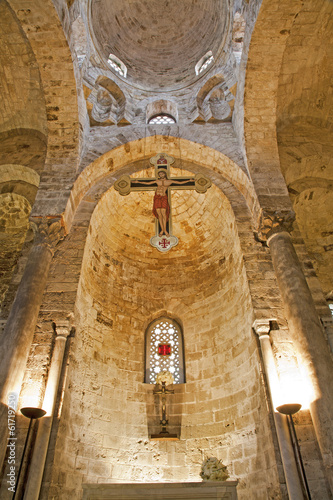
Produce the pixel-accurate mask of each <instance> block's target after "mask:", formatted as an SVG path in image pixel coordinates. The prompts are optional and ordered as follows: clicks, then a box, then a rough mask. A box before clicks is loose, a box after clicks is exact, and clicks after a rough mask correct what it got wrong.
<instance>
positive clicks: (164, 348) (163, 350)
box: [158, 344, 171, 356]
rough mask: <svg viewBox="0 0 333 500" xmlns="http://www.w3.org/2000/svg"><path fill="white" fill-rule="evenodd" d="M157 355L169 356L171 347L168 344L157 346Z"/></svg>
mask: <svg viewBox="0 0 333 500" xmlns="http://www.w3.org/2000/svg"><path fill="white" fill-rule="evenodd" d="M158 354H159V355H160V356H168V355H169V354H171V345H170V344H159V346H158Z"/></svg>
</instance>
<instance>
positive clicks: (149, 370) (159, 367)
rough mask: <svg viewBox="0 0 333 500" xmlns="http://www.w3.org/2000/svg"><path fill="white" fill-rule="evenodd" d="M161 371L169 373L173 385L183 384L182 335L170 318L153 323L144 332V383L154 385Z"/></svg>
mask: <svg viewBox="0 0 333 500" xmlns="http://www.w3.org/2000/svg"><path fill="white" fill-rule="evenodd" d="M162 371H168V372H170V373H171V374H172V375H173V378H174V383H175V384H182V383H184V382H185V374H184V357H183V334H182V331H181V328H180V326H179V325H178V323H177V322H176V321H174V320H173V319H170V318H160V319H158V320H155V321H153V323H151V324H150V326H149V327H148V329H147V331H146V373H145V382H146V383H147V384H155V381H156V376H157V374H158V373H160V372H162Z"/></svg>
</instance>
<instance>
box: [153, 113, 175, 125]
mask: <svg viewBox="0 0 333 500" xmlns="http://www.w3.org/2000/svg"><path fill="white" fill-rule="evenodd" d="M148 123H149V125H169V124H170V123H176V120H175V119H174V117H173V116H171V115H167V114H166V113H160V114H159V115H155V116H152V117H151V118H150V120H149V122H148Z"/></svg>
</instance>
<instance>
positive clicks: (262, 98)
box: [244, 0, 302, 209]
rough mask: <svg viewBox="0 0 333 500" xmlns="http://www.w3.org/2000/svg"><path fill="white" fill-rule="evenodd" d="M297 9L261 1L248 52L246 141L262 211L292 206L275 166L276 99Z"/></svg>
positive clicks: (291, 2) (290, 2)
mask: <svg viewBox="0 0 333 500" xmlns="http://www.w3.org/2000/svg"><path fill="white" fill-rule="evenodd" d="M301 7H302V1H301V0H282V1H281V2H273V1H272V0H263V2H262V4H261V7H260V11H259V14H258V18H257V21H256V24H255V27H254V30H253V33H252V37H251V42H250V47H249V53H248V61H247V75H246V81H245V89H244V139H245V148H246V154H247V159H248V168H249V171H250V174H251V178H252V181H253V184H254V186H255V189H256V193H257V195H258V199H259V202H260V204H261V206H262V208H270V209H277V208H281V205H287V206H288V205H290V201H289V197H288V192H287V188H286V185H285V182H284V178H283V176H282V174H281V170H280V162H279V151H278V143H277V131H276V114H277V94H278V86H279V75H280V69H281V64H282V60H283V55H284V51H285V47H286V43H287V40H288V36H289V34H290V30H291V28H292V24H293V20H294V18H295V17H296V16H297V15H298V13H299V11H300V10H301ZM268 186H270V187H269V190H268Z"/></svg>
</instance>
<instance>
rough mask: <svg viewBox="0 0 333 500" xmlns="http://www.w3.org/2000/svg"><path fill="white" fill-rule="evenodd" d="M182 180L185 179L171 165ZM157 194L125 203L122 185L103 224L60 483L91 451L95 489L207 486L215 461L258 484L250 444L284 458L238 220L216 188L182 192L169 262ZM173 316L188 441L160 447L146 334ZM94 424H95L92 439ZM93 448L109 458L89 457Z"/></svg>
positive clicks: (178, 406)
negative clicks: (266, 386)
mask: <svg viewBox="0 0 333 500" xmlns="http://www.w3.org/2000/svg"><path fill="white" fill-rule="evenodd" d="M187 165H190V164H189V163H187ZM193 168H194V165H193ZM194 170H195V168H194ZM126 171H127V173H128V174H129V175H131V177H133V178H135V177H138V178H141V177H147V176H148V174H149V169H146V170H141V171H140V170H136V169H135V167H134V166H133V164H132V165H128V166H127V167H126ZM171 174H172V175H173V176H176V175H179V169H177V168H173V167H171ZM182 174H183V175H193V172H191V171H188V170H187V171H182ZM153 195H154V193H153V192H152V191H146V192H139V191H136V192H132V193H130V194H129V195H128V196H120V195H119V193H118V192H117V191H115V190H114V188H113V187H111V188H110V189H108V190H107V191H105V193H104V195H102V196H101V198H100V201H99V202H98V204H97V205H96V208H95V210H94V212H93V214H92V216H91V219H90V224H89V230H88V235H87V240H86V244H85V250H84V256H83V262H82V268H81V276H80V282H79V288H78V293H77V301H76V325H77V333H76V339H75V342H74V345H73V351H72V362H71V367H70V369H69V373H68V383H69V384H70V387H71V390H70V391H68V392H67V393H66V395H65V400H64V406H63V411H64V412H65V414H66V419H65V420H63V428H62V432H61V435H60V434H59V435H58V440H57V448H56V455H55V457H56V458H55V462H54V473H55V474H57V473H58V472H60V471H61V470H63V469H64V468H66V467H67V464H66V460H67V459H71V458H70V455H71V453H72V452H71V451H70V446H69V443H72V444H73V443H78V441H80V447H79V448H80V449H78V448H77V446H76V445H75V446H74V447H73V454H76V459H77V460H79V459H80V460H82V462H84V461H85V460H89V464H90V465H89V471H90V472H89V482H90V483H94V482H97V476H95V474H97V473H98V475H99V479H98V481H104V482H105V481H107V482H122V481H125V482H126V481H128V480H134V481H140V482H142V481H143V482H144V481H148V482H149V481H157V482H163V481H181V482H186V481H201V477H200V466H201V461H202V458H203V457H204V456H205V455H208V454H210V455H213V456H217V457H219V458H221V459H222V460H223V462H224V463H226V464H228V466H229V468H230V473H231V476H232V477H238V478H242V480H244V481H245V482H246V484H248V485H250V484H253V485H254V484H255V475H256V473H255V468H253V469H252V470H253V473H252V472H251V473H250V474H249V473H248V470H249V469H248V468H247V465H246V464H247V463H248V464H249V463H250V461H251V460H252V458H251V457H250V456H248V457H245V456H243V454H241V455H242V456H239V460H238V459H237V458H236V459H235V457H236V456H238V455H237V453H238V452H239V450H240V449H242V447H243V444H244V442H245V441H246V443H247V445H249V443H251V446H252V449H253V450H255V451H254V452H253V453H255V455H256V457H261V459H262V460H264V455H265V453H266V452H268V453H274V452H273V445H272V440H271V435H270V431H269V425H268V421H267V419H268V414H267V408H266V404H265V403H264V401H265V397H264V393H263V386H262V384H261V382H260V375H259V359H258V352H257V345H256V339H255V337H254V336H253V334H252V330H251V325H252V315H253V312H252V305H251V299H250V291H249V287H248V283H247V278H246V274H245V268H244V263H243V258H242V251H241V247H240V241H239V237H238V234H237V224H236V220H235V215H234V212H233V210H232V208H231V205H230V202H229V200H228V198H227V197H226V196H225V195H224V194H223V192H222V191H221V190H220V189H219V188H218V187H216V186H215V185H213V186H212V187H211V188H210V189H209V190H208V191H207V192H206V193H197V192H196V191H187V190H182V191H175V192H174V193H173V194H172V209H173V218H174V219H173V225H174V229H173V230H174V233H175V234H177V235H178V236H179V244H178V246H177V247H176V248H177V250H176V251H175V250H174V249H172V250H171V251H170V252H169V253H167V254H161V253H159V252H158V251H157V250H156V249H155V248H153V247H151V246H150V244H149V238H150V236H151V235H152V233H153V232H154V217H153V216H152V200H153ZM82 215H83V214H82ZM80 217H81V216H80ZM80 220H81V219H80ZM81 221H82V220H81ZM79 224H81V222H80V223H79ZM75 227H77V226H76V223H75V222H74V225H73V230H75ZM161 311H163V313H162V314H161ZM156 315H157V316H156ZM161 315H162V316H163V317H169V318H175V317H176V318H181V321H182V326H183V331H184V345H185V359H186V384H174V387H175V393H174V395H173V396H174V399H173V400H172V409H173V410H172V411H171V413H170V414H169V415H170V426H171V428H172V426H173V425H177V426H179V427H180V439H179V441H175V442H170V443H163V442H156V441H151V440H150V439H149V435H150V433H149V426H150V428H152V427H153V426H154V425H155V426H156V425H157V427H158V425H159V416H158V414H157V413H154V400H153V397H154V396H153V393H152V385H151V384H145V383H144V382H143V377H142V374H143V372H144V366H145V342H144V332H145V329H146V328H147V326H148V325H149V323H150V322H151V318H154V317H155V318H156V319H158V318H160V317H161ZM173 396H172V397H173ZM92 408H95V410H96V411H94V419H92V417H91V411H92ZM78 416H79V417H78ZM81 419H82V420H81ZM83 421H85V422H86V424H87V421H89V424H88V425H85V428H84V431H83V432H82V426H81V423H82V422H83ZM80 422H81V423H80ZM244 440H245V441H244ZM64 447H66V449H68V450H69V453H68V455H67V456H66V457H65V459H64V457H63V455H62V454H61V450H62V449H63V448H64ZM74 448H75V450H76V451H74ZM88 448H89V449H90V452H91V453H92V454H95V453H98V455H99V457H100V458H99V460H97V459H96V460H95V459H92V458H91V455H90V458H89V459H88V456H87V450H88ZM90 452H89V453H90ZM73 456H74V455H73ZM60 457H61V458H60ZM152 457H153V458H152ZM256 459H257V458H256ZM259 460H260V459H259ZM95 468H96V469H95ZM97 469H98V472H97ZM94 470H96V473H95V472H94ZM271 473H272V475H274V474H276V471H275V469H274V468H273V470H272V471H271ZM82 480H83V474H82V471H81V472H80V471H77V481H78V483H79V484H80V481H82ZM244 484H245V483H244ZM249 487H250V486H249Z"/></svg>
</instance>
